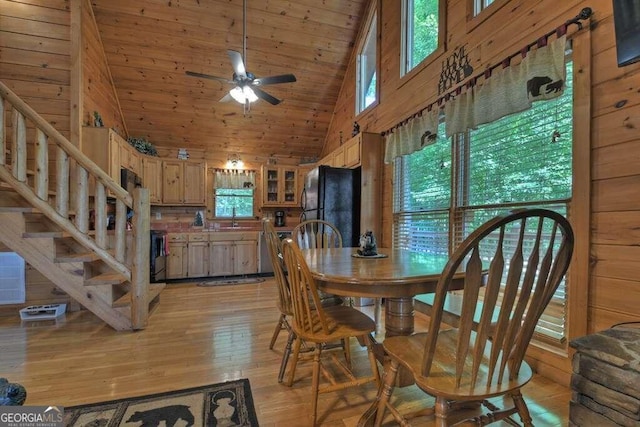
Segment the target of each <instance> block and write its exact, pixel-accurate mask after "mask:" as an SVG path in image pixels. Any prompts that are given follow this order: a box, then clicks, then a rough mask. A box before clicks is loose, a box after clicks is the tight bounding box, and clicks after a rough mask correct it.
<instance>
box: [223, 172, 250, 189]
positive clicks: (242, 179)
mask: <svg viewBox="0 0 640 427" xmlns="http://www.w3.org/2000/svg"><path fill="white" fill-rule="evenodd" d="M213 185H214V187H215V188H232V189H238V188H254V187H255V186H256V171H255V170H244V169H243V170H239V169H215V170H214V183H213Z"/></svg>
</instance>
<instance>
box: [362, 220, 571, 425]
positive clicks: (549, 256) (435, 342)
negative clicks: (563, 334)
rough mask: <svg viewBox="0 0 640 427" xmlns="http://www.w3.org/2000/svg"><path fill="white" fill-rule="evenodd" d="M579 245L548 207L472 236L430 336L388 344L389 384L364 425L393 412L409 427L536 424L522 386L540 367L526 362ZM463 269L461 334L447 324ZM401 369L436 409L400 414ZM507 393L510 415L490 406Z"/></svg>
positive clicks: (459, 253) (447, 274)
mask: <svg viewBox="0 0 640 427" xmlns="http://www.w3.org/2000/svg"><path fill="white" fill-rule="evenodd" d="M573 241H574V238H573V231H572V229H571V226H570V224H569V222H568V221H567V220H566V219H565V218H564V217H563V216H562V215H560V214H558V213H556V212H552V211H549V210H545V209H525V210H519V211H513V212H511V213H509V214H506V215H502V216H498V217H496V218H494V219H491V220H489V221H488V222H486V223H485V224H484V225H482V226H481V227H479V228H478V229H477V230H475V231H474V232H473V233H471V235H469V237H468V238H466V239H465V240H464V241H463V242H462V244H461V245H460V246H459V247H458V248H457V249H456V251H455V252H454V253H453V255H452V256H451V257H450V259H449V261H448V263H447V264H446V266H445V268H444V270H443V272H442V275H441V277H440V280H439V281H438V284H437V288H436V293H435V300H434V304H433V309H432V316H431V319H430V324H429V329H428V332H426V333H416V334H414V335H411V336H397V337H390V338H387V339H385V340H384V343H383V346H384V350H385V351H386V353H387V355H388V357H389V361H388V363H387V364H386V365H385V377H384V384H383V386H382V387H380V390H379V391H378V396H377V398H376V401H375V402H374V403H373V404H372V405H371V407H370V408H369V409H368V410H367V411H366V412H365V414H364V415H363V416H362V418H361V419H360V422H359V423H358V425H359V426H365V425H372V424H374V425H376V426H380V425H381V424H382V421H383V418H384V415H385V410H387V409H389V412H391V414H392V415H393V418H394V419H395V421H396V422H397V423H400V424H401V425H410V424H409V422H408V419H410V418H413V417H416V416H428V417H430V418H433V419H434V421H435V425H438V426H447V425H451V424H453V423H457V422H462V424H460V425H485V424H489V423H492V422H495V421H499V420H503V419H505V418H510V417H511V416H512V415H514V414H516V413H517V414H518V415H519V416H520V419H521V420H522V422H523V423H524V424H525V425H526V426H531V425H532V423H531V416H530V415H529V411H528V409H527V405H526V403H525V401H524V399H523V397H522V394H521V392H520V389H521V387H522V386H524V385H525V384H526V383H527V382H528V381H529V380H530V379H531V377H532V371H531V368H530V367H529V365H528V364H527V363H526V362H525V361H523V358H524V355H525V351H526V349H527V346H528V345H529V342H530V340H531V338H532V336H533V334H534V332H535V328H536V324H537V323H538V319H539V318H540V316H541V315H542V312H543V311H544V309H545V307H546V306H547V304H548V303H549V301H550V300H551V298H552V297H553V294H554V292H555V291H556V289H557V287H558V285H559V284H560V282H561V281H562V279H563V277H564V275H565V273H566V271H567V268H568V266H569V262H570V260H571V255H572V252H573ZM460 268H463V269H464V270H465V272H466V274H465V278H464V285H463V290H462V291H461V292H462V298H463V299H462V310H461V313H460V320H459V323H458V326H457V327H455V328H441V326H442V318H443V309H444V307H445V306H446V302H447V301H446V299H447V297H448V296H449V295H450V294H449V292H448V291H449V290H450V289H451V288H452V286H453V283H454V281H453V276H454V273H455V272H456V271H458V270H459V269H460ZM476 311H478V313H477V312H476ZM474 317H475V318H476V320H475V321H474ZM474 322H477V324H476V325H475V327H474ZM474 329H475V330H474ZM399 368H401V369H405V370H407V371H408V372H410V374H412V375H413V378H414V380H415V383H416V385H417V386H418V387H419V388H420V389H421V390H422V391H424V392H425V393H427V394H428V395H430V396H433V397H435V405H434V406H433V407H430V408H424V409H421V410H420V411H417V412H415V413H412V414H405V415H402V414H400V413H399V412H398V411H397V410H396V409H395V408H394V406H393V405H392V402H391V399H390V397H391V395H392V393H393V389H394V384H395V381H396V376H397V373H398V369H399ZM498 396H503V397H507V398H509V399H510V401H512V403H513V405H510V404H509V405H508V406H509V407H508V408H506V409H505V408H502V409H501V408H499V407H497V406H496V403H495V402H494V401H489V400H488V399H491V398H493V397H498ZM503 401H504V402H505V405H506V404H507V403H509V400H508V399H504V400H503ZM501 402H502V401H501ZM508 421H510V422H514V421H513V420H511V419H510V420H508ZM456 425H458V424H456Z"/></svg>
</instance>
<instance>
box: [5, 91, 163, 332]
mask: <svg viewBox="0 0 640 427" xmlns="http://www.w3.org/2000/svg"><path fill="white" fill-rule="evenodd" d="M7 118H10V120H7ZM9 121H10V124H9ZM0 153H3V155H0V241H1V242H2V243H4V245H6V246H7V247H9V248H10V249H11V250H12V251H14V252H16V253H18V254H19V255H20V256H21V257H22V258H24V259H25V261H26V262H27V263H29V264H30V265H32V266H33V267H34V268H36V269H37V270H38V271H40V272H41V273H42V274H43V275H45V276H46V277H47V278H49V279H50V280H51V281H52V282H53V283H55V285H56V286H57V287H59V288H60V289H61V290H63V291H64V292H66V293H67V294H68V295H69V296H70V297H71V298H73V299H74V300H76V301H77V302H78V303H80V304H81V305H82V306H83V307H85V308H86V309H88V310H90V311H92V312H93V313H94V314H95V315H96V316H98V317H99V318H100V319H102V320H103V321H105V322H106V323H107V324H109V325H110V326H111V327H113V328H114V329H116V330H119V331H121V330H137V329H143V328H144V327H145V326H146V325H147V322H148V319H149V313H150V312H151V311H152V310H153V308H155V307H156V306H157V304H158V303H159V300H160V298H159V295H160V292H161V291H162V289H163V288H164V284H153V285H152V284H150V283H149V238H150V233H149V211H150V209H149V191H148V190H147V189H146V188H137V189H136V190H135V191H134V192H133V193H132V194H129V193H128V192H127V191H125V190H124V189H123V188H122V187H120V185H118V183H116V182H115V181H114V180H113V179H111V177H109V176H108V175H107V174H106V173H105V172H104V171H103V170H102V169H100V168H99V167H98V166H97V165H96V164H94V163H93V162H92V161H91V160H90V159H89V158H87V157H86V156H85V155H84V154H82V152H81V151H80V150H79V149H78V148H77V147H75V146H74V145H73V144H72V143H71V142H70V141H68V140H67V139H66V138H65V137H64V136H63V135H62V134H60V133H59V132H58V131H57V130H56V129H55V128H53V127H52V126H51V125H50V124H49V123H48V122H47V121H46V120H44V119H43V118H42V117H40V116H39V115H38V114H37V113H36V112H35V111H34V110H32V109H31V108H30V107H29V106H28V105H27V104H26V103H25V102H24V101H22V100H21V99H20V98H19V97H18V96H17V95H16V94H15V93H13V92H12V91H11V90H10V89H9V88H8V87H6V86H5V85H4V84H3V83H2V82H0ZM49 156H55V160H49ZM90 181H93V182H94V183H95V186H90V185H89V183H90ZM90 187H92V188H95V192H94V193H93V194H89V188H90ZM107 194H110V195H113V197H114V198H115V205H116V226H115V230H113V231H111V230H109V231H107V228H106V227H107V221H106V212H107V197H106V195H107ZM127 208H130V209H133V212H134V213H135V214H134V215H133V218H132V227H131V228H132V230H127V223H126V215H127ZM90 209H94V211H95V212H96V215H95V229H93V230H89V210H90ZM27 286H28V284H27Z"/></svg>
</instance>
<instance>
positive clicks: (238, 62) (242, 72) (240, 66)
mask: <svg viewBox="0 0 640 427" xmlns="http://www.w3.org/2000/svg"><path fill="white" fill-rule="evenodd" d="M227 54H228V55H229V59H231V65H232V66H233V72H234V73H236V76H238V77H244V78H246V77H247V69H246V68H245V66H244V61H243V60H242V55H241V54H240V52H236V51H235V50H227Z"/></svg>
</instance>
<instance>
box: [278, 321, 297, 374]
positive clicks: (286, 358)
mask: <svg viewBox="0 0 640 427" xmlns="http://www.w3.org/2000/svg"><path fill="white" fill-rule="evenodd" d="M295 337H296V335H295V334H294V333H293V330H290V331H289V337H288V338H287V345H286V347H285V348H284V353H283V354H282V362H281V363H280V372H279V373H278V382H279V383H281V382H282V379H283V378H284V372H285V370H286V369H287V363H288V362H289V356H290V355H291V344H293V340H294V339H295ZM297 362H298V360H297V359H294V360H293V364H294V365H295V364H296V363H297Z"/></svg>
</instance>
